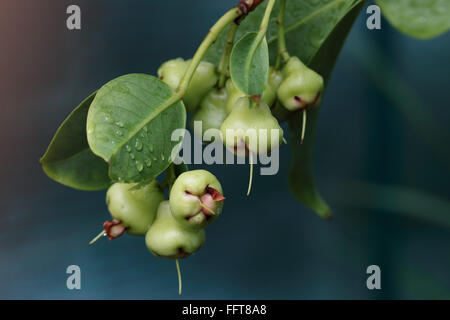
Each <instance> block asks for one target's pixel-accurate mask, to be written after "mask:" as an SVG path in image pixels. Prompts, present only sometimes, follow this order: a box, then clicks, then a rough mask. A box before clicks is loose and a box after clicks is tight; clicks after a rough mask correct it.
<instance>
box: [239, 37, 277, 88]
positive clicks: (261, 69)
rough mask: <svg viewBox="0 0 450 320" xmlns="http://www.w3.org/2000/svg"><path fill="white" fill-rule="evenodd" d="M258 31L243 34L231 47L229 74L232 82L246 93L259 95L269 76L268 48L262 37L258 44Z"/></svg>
mask: <svg viewBox="0 0 450 320" xmlns="http://www.w3.org/2000/svg"><path fill="white" fill-rule="evenodd" d="M257 42H258V33H257V32H250V33H247V34H246V35H244V36H243V37H242V38H241V39H240V40H239V41H237V42H236V44H235V45H234V47H233V50H232V52H231V58H230V74H231V79H232V80H233V83H234V84H235V85H236V87H237V88H239V89H240V90H241V91H242V92H244V93H245V94H247V95H249V96H250V95H261V94H262V93H263V91H264V87H265V86H266V83H267V78H268V76H269V48H268V46H267V41H266V39H265V38H264V39H263V40H262V41H261V42H260V43H259V44H258V43H257Z"/></svg>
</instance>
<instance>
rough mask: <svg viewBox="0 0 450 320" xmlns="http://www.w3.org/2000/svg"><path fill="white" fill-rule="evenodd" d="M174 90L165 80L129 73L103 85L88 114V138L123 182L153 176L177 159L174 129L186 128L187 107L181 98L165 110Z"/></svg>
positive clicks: (111, 175)
mask: <svg viewBox="0 0 450 320" xmlns="http://www.w3.org/2000/svg"><path fill="white" fill-rule="evenodd" d="M173 94H174V93H173V91H172V90H171V89H170V87H169V86H168V85H166V84H165V83H164V82H162V81H161V80H159V79H157V78H155V77H153V76H149V75H145V74H129V75H124V76H121V77H119V78H116V79H114V80H112V81H110V82H108V83H107V84H106V85H104V86H103V87H102V88H101V89H100V90H99V91H98V93H97V96H96V97H95V99H94V101H93V102H92V105H91V108H90V110H89V114H88V120H87V132H88V142H89V145H90V147H91V149H92V151H93V152H94V153H95V154H97V155H98V156H100V157H102V158H103V159H104V160H105V161H107V162H108V163H109V165H110V168H109V176H110V177H111V179H113V180H117V181H121V182H127V183H131V182H143V181H148V180H152V179H154V178H155V177H156V176H158V175H159V174H160V173H161V172H163V171H164V170H165V169H167V167H168V166H169V165H170V163H171V162H172V159H170V157H171V154H172V150H173V149H174V148H177V147H180V141H171V136H172V133H173V131H174V130H176V129H184V128H185V125H186V110H185V108H184V105H183V103H182V102H181V101H180V102H177V103H175V104H174V105H172V106H170V107H169V108H167V109H165V110H162V108H161V107H162V106H163V104H165V103H167V102H168V100H169V98H171V97H172V95H173Z"/></svg>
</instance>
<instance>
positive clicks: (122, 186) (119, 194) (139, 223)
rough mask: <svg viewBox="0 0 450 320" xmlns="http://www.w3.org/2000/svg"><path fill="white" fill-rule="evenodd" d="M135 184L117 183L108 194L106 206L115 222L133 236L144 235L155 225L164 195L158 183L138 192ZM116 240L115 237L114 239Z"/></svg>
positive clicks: (115, 226)
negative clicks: (134, 188) (154, 221)
mask: <svg viewBox="0 0 450 320" xmlns="http://www.w3.org/2000/svg"><path fill="white" fill-rule="evenodd" d="M134 186H135V184H126V183H115V184H113V185H112V186H111V187H110V188H109V189H108V192H107V193H106V204H107V205H108V209H109V212H110V213H111V216H112V217H113V218H114V220H115V221H117V222H120V223H119V224H114V228H115V229H118V228H119V227H120V225H121V226H122V227H124V228H125V229H126V231H127V232H128V233H130V234H133V235H144V234H145V233H146V232H147V230H148V228H149V227H150V226H151V224H152V223H153V220H154V219H155V216H156V211H157V209H158V206H159V204H160V203H161V201H163V200H164V193H163V192H162V190H161V189H160V188H159V185H158V183H157V182H156V181H153V182H151V183H150V184H148V185H146V186H144V187H142V188H140V189H136V190H130V189H131V188H133V187H134ZM112 238H114V236H113V237H112Z"/></svg>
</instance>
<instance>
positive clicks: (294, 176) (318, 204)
mask: <svg viewBox="0 0 450 320" xmlns="http://www.w3.org/2000/svg"><path fill="white" fill-rule="evenodd" d="M363 5H364V2H360V3H359V4H358V5H356V6H354V7H352V9H351V10H350V11H349V12H348V13H347V14H346V15H345V16H344V18H343V19H342V20H340V22H339V23H338V24H337V26H336V27H335V28H334V30H333V32H332V33H331V34H330V35H329V36H328V38H327V39H326V40H325V41H324V42H323V45H322V46H321V48H320V50H318V51H317V53H316V54H314V56H312V57H311V58H310V63H309V66H310V67H311V68H312V69H314V70H316V71H317V72H318V73H320V74H321V75H322V76H323V77H324V79H325V81H326V83H327V82H328V79H329V77H330V75H331V72H332V70H333V67H334V65H335V63H336V60H337V58H338V55H339V52H340V51H341V48H342V46H343V44H344V41H345V39H346V38H347V34H348V32H349V31H350V29H351V27H352V25H353V23H354V21H355V19H356V18H357V16H358V14H359V12H360V10H361V9H362V7H363ZM319 111H320V108H314V109H311V110H308V120H307V127H306V128H307V131H306V137H307V138H306V139H305V141H304V143H303V144H300V140H299V137H300V134H301V125H302V121H301V115H300V112H297V114H296V116H295V117H293V118H291V120H290V121H289V127H290V129H291V145H292V148H293V160H292V165H291V173H290V178H289V185H290V187H291V190H292V192H293V193H294V195H295V196H296V197H297V198H298V199H299V200H300V201H302V202H303V203H304V204H305V205H307V206H308V207H310V208H311V209H313V210H314V211H315V212H316V213H317V214H319V215H320V216H321V217H323V218H325V219H328V218H331V210H330V208H329V206H328V204H327V203H326V202H325V201H324V200H323V198H322V197H321V196H320V194H319V193H318V191H317V189H316V186H315V181H314V156H313V152H314V143H315V134H316V128H317V121H318V118H319Z"/></svg>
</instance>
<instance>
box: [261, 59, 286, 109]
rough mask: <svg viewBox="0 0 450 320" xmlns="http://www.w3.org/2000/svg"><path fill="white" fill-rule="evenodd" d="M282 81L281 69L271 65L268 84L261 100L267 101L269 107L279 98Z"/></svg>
mask: <svg viewBox="0 0 450 320" xmlns="http://www.w3.org/2000/svg"><path fill="white" fill-rule="evenodd" d="M282 81H283V75H282V73H281V71H277V70H275V69H274V68H273V67H270V69H269V78H268V80H267V85H266V88H265V89H264V92H263V95H262V96H261V100H263V101H264V102H265V103H267V104H268V105H269V107H270V106H272V105H273V104H274V102H275V100H276V99H277V90H278V87H279V86H280V84H281V82H282Z"/></svg>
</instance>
